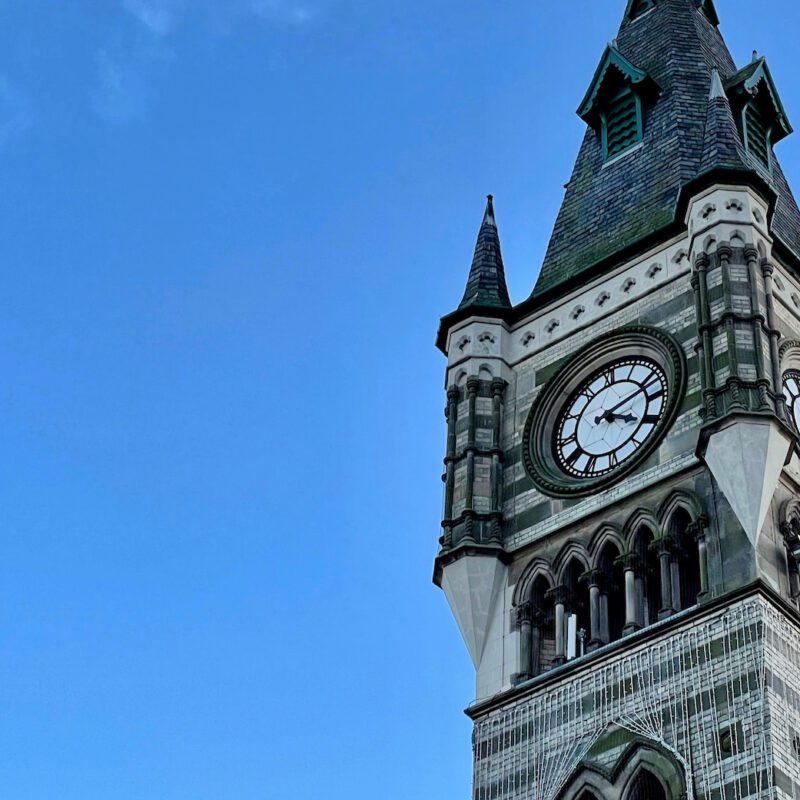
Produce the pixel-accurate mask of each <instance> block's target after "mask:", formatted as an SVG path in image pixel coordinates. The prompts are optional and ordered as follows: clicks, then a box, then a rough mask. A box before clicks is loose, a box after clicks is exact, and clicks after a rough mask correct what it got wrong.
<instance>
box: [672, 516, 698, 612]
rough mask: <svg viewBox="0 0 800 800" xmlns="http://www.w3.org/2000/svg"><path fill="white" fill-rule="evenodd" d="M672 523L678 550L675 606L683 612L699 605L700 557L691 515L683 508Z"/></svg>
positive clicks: (673, 537)
mask: <svg viewBox="0 0 800 800" xmlns="http://www.w3.org/2000/svg"><path fill="white" fill-rule="evenodd" d="M670 523H671V524H670V534H671V536H672V539H673V542H674V545H675V548H676V552H675V562H674V563H675V565H676V566H677V570H676V573H677V574H676V575H674V577H673V581H674V583H676V584H677V586H675V585H673V606H674V607H675V610H676V611H681V610H683V609H686V608H691V607H692V606H694V605H697V598H698V596H699V594H700V591H701V581H700V556H699V553H698V550H697V541H696V540H695V536H694V527H693V526H692V518H691V517H690V516H689V513H688V512H687V511H686V510H685V509H683V508H679V509H677V510H676V511H675V513H674V514H673V516H672V519H671V521H670Z"/></svg>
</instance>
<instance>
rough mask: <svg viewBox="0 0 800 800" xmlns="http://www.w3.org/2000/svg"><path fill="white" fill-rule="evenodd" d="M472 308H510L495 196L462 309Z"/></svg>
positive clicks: (488, 208)
mask: <svg viewBox="0 0 800 800" xmlns="http://www.w3.org/2000/svg"><path fill="white" fill-rule="evenodd" d="M472 306H474V307H487V306H488V307H494V308H511V300H510V299H509V296H508V288H507V287H506V276H505V269H504V267H503V256H502V253H501V252H500V236H499V234H498V231H497V222H496V220H495V216H494V197H493V196H492V195H488V196H487V198H486V211H485V212H484V215H483V222H482V223H481V229H480V231H479V233H478V241H477V243H476V245H475V255H474V256H473V259H472V267H471V269H470V271H469V278H468V280H467V288H466V290H465V292H464V298H463V300H462V301H461V305H460V306H459V309H462V308H468V307H472Z"/></svg>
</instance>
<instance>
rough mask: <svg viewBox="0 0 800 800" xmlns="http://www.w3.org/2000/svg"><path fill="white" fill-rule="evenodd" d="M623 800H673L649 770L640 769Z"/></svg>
mask: <svg viewBox="0 0 800 800" xmlns="http://www.w3.org/2000/svg"><path fill="white" fill-rule="evenodd" d="M625 800H673V798H671V797H668V796H667V792H666V790H665V789H664V786H663V784H662V783H661V781H660V780H659V779H658V778H656V776H655V775H653V773H652V772H650V770H647V769H642V770H640V771H639V773H638V775H637V776H636V778H635V779H634V781H633V783H632V784H631V788H630V791H629V792H628V794H627V796H626V797H625Z"/></svg>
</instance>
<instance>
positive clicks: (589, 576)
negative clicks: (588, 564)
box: [580, 569, 606, 589]
mask: <svg viewBox="0 0 800 800" xmlns="http://www.w3.org/2000/svg"><path fill="white" fill-rule="evenodd" d="M580 581H581V583H583V584H585V585H586V586H588V587H590V588H591V587H593V586H594V587H597V588H598V589H602V588H603V587H604V586H605V584H606V574H605V573H604V572H603V570H601V569H590V570H589V571H588V572H584V573H583V575H581V577H580Z"/></svg>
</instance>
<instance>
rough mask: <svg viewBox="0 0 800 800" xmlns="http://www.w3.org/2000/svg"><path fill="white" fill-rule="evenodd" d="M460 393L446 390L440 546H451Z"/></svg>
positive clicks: (451, 389) (453, 387)
mask: <svg viewBox="0 0 800 800" xmlns="http://www.w3.org/2000/svg"><path fill="white" fill-rule="evenodd" d="M460 399H461V392H460V391H459V389H458V387H457V386H451V387H450V388H449V389H448V390H447V411H446V412H445V414H446V417H447V454H446V455H445V459H444V464H445V490H444V523H443V527H444V536H443V537H442V546H444V547H450V546H451V545H452V544H453V541H452V539H453V527H452V520H453V497H454V495H455V488H456V425H457V423H458V401H459V400H460Z"/></svg>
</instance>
